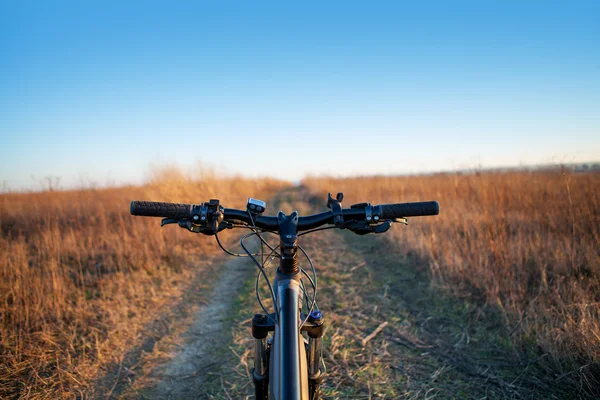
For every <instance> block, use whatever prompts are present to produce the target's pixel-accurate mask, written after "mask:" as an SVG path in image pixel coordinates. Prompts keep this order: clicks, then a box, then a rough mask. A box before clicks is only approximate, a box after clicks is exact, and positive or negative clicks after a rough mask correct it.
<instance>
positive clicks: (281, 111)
mask: <svg viewBox="0 0 600 400" xmlns="http://www.w3.org/2000/svg"><path fill="white" fill-rule="evenodd" d="M125 3H127V4H125ZM598 154H600V2H597V1H594V2H574V1H565V2H552V1H550V2H548V1H546V2H535V1H530V2H513V3H511V2H507V1H486V2H481V1H478V2H475V1H473V2H435V1H430V2H419V4H417V2H406V3H404V2H389V3H380V2H378V3H375V2H356V3H354V2H348V1H345V2H327V4H325V2H313V3H308V2H304V3H302V4H301V5H300V4H296V5H285V4H284V2H276V3H275V2H274V3H268V2H252V3H250V2H176V3H175V2H151V1H145V2H109V1H104V2H46V4H41V2H29V3H28V4H26V2H13V3H12V4H8V2H2V4H1V5H0V183H2V182H4V185H5V186H7V187H9V188H14V189H23V188H30V187H35V185H36V182H37V181H38V180H40V179H42V178H43V177H44V176H48V175H52V176H60V177H61V178H62V182H63V183H64V185H65V186H70V185H77V184H78V183H79V182H81V181H93V182H97V183H99V184H106V183H128V182H134V183H136V182H141V181H142V180H143V179H145V178H146V177H147V176H148V171H149V168H150V166H151V165H168V164H178V165H180V166H181V167H182V168H183V169H184V170H185V169H187V168H191V167H192V166H195V165H197V164H198V163H205V164H207V165H209V166H213V167H216V168H218V169H221V170H223V171H227V172H229V173H243V174H246V175H250V176H256V175H272V176H276V177H280V178H285V179H290V180H297V179H300V178H301V177H302V176H304V175H305V174H323V173H329V174H341V175H350V174H357V173H359V174H372V173H415V172H423V171H436V170H451V169H456V168H465V167H473V166H479V165H481V166H484V167H485V166H514V165H522V164H536V163H548V162H579V161H597V160H599V159H600V157H598Z"/></svg>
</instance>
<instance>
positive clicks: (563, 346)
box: [0, 170, 600, 398]
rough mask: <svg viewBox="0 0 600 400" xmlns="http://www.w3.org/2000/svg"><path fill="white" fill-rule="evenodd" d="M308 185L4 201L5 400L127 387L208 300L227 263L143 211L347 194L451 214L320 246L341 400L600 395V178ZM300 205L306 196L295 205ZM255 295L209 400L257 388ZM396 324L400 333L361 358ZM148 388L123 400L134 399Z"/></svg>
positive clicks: (205, 181) (208, 245)
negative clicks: (212, 279)
mask: <svg viewBox="0 0 600 400" xmlns="http://www.w3.org/2000/svg"><path fill="white" fill-rule="evenodd" d="M302 185H303V186H302V187H300V188H294V189H289V187H290V186H291V185H290V184H288V183H285V182H280V181H275V180H260V181H259V180H249V179H235V180H234V179H232V178H225V179H218V178H217V177H216V176H215V175H214V174H211V173H204V174H203V175H202V176H200V177H199V178H196V179H191V178H186V177H185V176H183V175H182V174H180V173H178V172H177V171H173V170H163V171H160V173H158V174H155V176H154V178H153V179H152V180H151V182H149V183H148V184H147V185H145V186H142V187H126V188H114V189H97V190H92V189H88V190H74V191H45V192H41V193H21V194H19V193H13V194H3V195H0V229H1V230H2V237H1V238H0V329H1V331H0V333H1V335H0V357H1V358H2V362H1V364H0V397H2V398H76V397H78V398H84V397H86V396H89V393H91V392H93V390H92V389H93V386H94V385H95V382H96V381H97V380H98V379H99V378H101V377H102V376H103V375H106V374H107V372H110V371H109V370H110V369H111V368H113V367H115V365H116V366H117V367H118V371H119V372H118V373H116V375H117V378H116V380H115V379H113V380H111V381H110V383H109V385H108V386H109V387H108V389H111V388H110V386H113V388H114V387H115V386H116V385H117V383H119V382H120V381H119V379H120V378H119V376H120V375H123V374H120V372H121V369H122V368H128V367H131V365H129V366H127V365H125V366H124V365H122V363H123V354H124V353H125V352H127V351H128V350H129V349H130V348H131V347H133V346H134V343H138V342H139V341H140V337H144V336H145V335H148V334H149V332H148V331H147V327H148V324H149V323H151V322H152V321H155V320H156V318H157V314H158V310H160V309H161V307H165V305H167V306H168V305H169V304H172V303H170V301H171V300H173V299H179V304H183V303H185V301H183V303H182V301H181V299H195V298H196V297H194V296H191V295H189V294H186V293H185V292H186V291H189V290H190V288H189V287H188V286H189V283H190V281H192V280H194V282H198V281H199V280H201V279H202V277H198V276H197V275H194V271H196V270H197V269H198V268H204V265H208V263H207V262H205V260H207V259H208V258H210V257H212V256H213V255H214V254H216V253H217V248H216V246H215V245H214V241H213V240H200V239H204V238H205V237H203V236H202V237H200V238H199V237H198V236H197V235H191V234H189V233H188V232H184V231H183V230H181V229H178V228H177V227H174V226H169V227H168V228H164V229H160V228H159V220H158V219H146V218H133V217H131V216H130V215H129V202H130V201H131V200H133V199H147V200H154V201H172V202H193V203H197V202H200V201H204V200H208V199H210V198H219V199H220V200H221V201H222V203H224V204H226V205H227V206H228V207H238V208H241V207H243V206H244V204H245V199H246V198H247V197H250V196H252V197H259V198H262V199H266V200H269V199H271V198H273V197H274V196H275V197H277V204H278V205H280V206H281V207H283V208H284V210H286V211H288V212H289V211H291V210H292V209H294V208H297V207H299V206H300V207H301V209H299V211H303V212H313V211H315V210H314V209H313V208H314V207H313V205H314V204H316V203H315V202H314V198H316V199H319V202H318V205H321V206H322V204H321V203H324V200H325V194H326V193H327V192H333V193H335V192H337V191H343V192H344V194H345V199H344V205H345V206H346V207H347V206H349V205H350V204H353V203H359V202H364V201H370V202H371V203H374V204H376V203H392V202H408V201H423V200H432V199H435V200H438V201H439V202H440V205H441V212H440V215H439V216H437V217H427V218H419V219H416V218H415V219H410V220H409V224H410V225H409V226H408V227H404V226H402V225H395V226H394V228H393V230H392V231H391V232H390V234H386V235H381V236H379V237H371V236H369V237H367V238H365V240H362V239H361V240H360V241H359V240H358V239H357V237H356V236H352V235H350V236H349V235H339V233H335V232H328V233H326V234H325V236H323V237H319V235H318V234H315V235H314V237H310V240H309V239H308V238H307V248H310V249H311V251H314V252H315V261H318V262H319V265H320V266H321V268H322V270H320V271H318V272H319V277H320V278H321V281H320V282H321V283H320V285H321V288H322V290H321V289H320V293H321V296H322V297H321V296H320V305H321V300H322V304H323V307H324V308H323V309H324V310H325V311H326V313H327V315H328V316H329V319H328V320H329V321H330V325H329V327H328V330H327V333H326V350H325V351H326V362H327V364H328V368H329V373H328V378H327V379H328V380H327V383H326V386H325V393H326V394H327V396H328V398H353V394H352V393H354V394H356V396H358V397H360V398H400V397H402V398H427V397H428V396H431V395H434V394H437V396H438V397H439V398H480V397H481V396H485V395H488V396H492V397H496V398H504V397H507V396H508V397H510V398H535V394H536V393H538V392H537V391H538V390H542V391H544V393H556V394H555V398H564V396H562V395H560V394H559V392H558V391H556V390H555V389H556V388H562V389H561V390H564V393H569V392H572V393H573V398H577V396H578V393H579V394H581V396H586V395H590V394H592V393H597V391H598V390H597V388H598V387H599V386H598V385H599V384H600V381H599V379H600V350H599V349H600V347H599V346H598V343H599V342H600V306H599V305H600V280H599V274H600V174H597V173H596V174H594V173H572V172H570V171H568V170H555V171H545V172H508V173H492V172H486V173H473V174H440V175H430V176H410V177H357V178H346V179H334V178H306V179H305V180H304V181H303V182H302ZM285 188H288V189H285ZM284 189H285V190H284ZM288 192H289V193H295V196H300V197H299V198H298V199H296V200H294V199H293V196H292V197H290V200H289V201H286V196H287V194H286V193H288ZM313 196H314V198H313ZM292 203H293V204H292ZM270 204H272V203H270ZM268 212H269V214H271V213H274V212H275V210H272V209H269V210H268ZM336 235H337V236H336ZM340 238H342V239H340ZM224 239H225V240H228V239H227V238H226V237H224ZM324 246H325V247H326V248H327V249H330V250H331V251H325V250H324V249H323V247H324ZM386 246H389V248H390V251H389V252H386V254H385V256H383V255H382V252H381V251H382V249H385V248H386ZM334 250H335V251H334ZM341 255H345V258H344V259H343V260H342V261H343V262H340V260H341V259H340V258H339V257H341ZM250 279H252V275H249V276H248V280H249V282H250ZM365 282H368V283H369V284H365ZM186 285H187V286H186ZM192 289H194V288H192ZM251 292H252V288H251V287H250V284H249V286H248V290H247V293H246V291H244V293H241V294H240V298H239V300H238V299H236V301H235V305H234V307H235V308H236V309H235V310H231V312H230V315H231V318H232V319H233V320H235V323H234V324H233V325H232V327H231V332H230V334H229V333H227V335H230V336H231V340H232V343H231V344H230V345H225V346H224V349H223V350H222V351H221V350H219V351H220V353H219V354H222V357H223V359H222V360H219V364H220V365H221V368H222V369H225V370H223V371H221V379H222V381H221V382H219V381H217V382H216V384H215V385H214V386H210V388H209V390H210V393H212V394H211V396H212V395H214V397H215V398H226V397H225V396H224V395H223V393H222V390H225V389H227V390H228V392H225V393H226V394H227V393H231V394H233V395H238V394H239V395H240V396H241V395H242V394H245V393H248V391H249V390H250V386H249V382H248V368H251V365H249V363H251V357H250V348H249V346H250V342H251V340H250V336H249V334H248V326H247V322H248V319H247V318H248V317H249V316H250V317H251V315H252V312H253V310H255V309H256V305H255V304H254V302H253V301H252V299H251V295H252V293H251ZM438 294H439V296H438ZM249 298H250V299H249ZM256 311H257V310H256ZM179 317H180V315H179V314H177V313H173V315H171V316H170V317H169V318H170V319H171V320H175V321H177V320H178V319H179ZM192 319H193V313H190V314H189V315H188V316H187V319H186V320H192ZM182 320H183V318H182ZM382 321H386V322H388V325H387V326H386V328H385V329H384V330H383V331H382V332H381V333H380V334H379V335H378V336H377V337H376V338H374V339H373V340H372V341H371V342H370V343H369V344H368V345H367V346H366V347H365V346H364V345H361V340H362V339H363V338H364V337H366V336H367V335H368V334H369V333H370V332H372V331H373V329H374V328H376V327H377V326H378V325H379V324H381V322H382ZM449 321H452V322H449ZM188 322H189V323H191V322H190V321H188ZM183 325H185V324H182V329H184V327H183ZM227 335H225V336H227ZM167 342H168V340H165V343H167ZM172 342H173V343H177V340H175V339H174V340H172ZM165 346H166V345H165ZM174 346H175V348H176V347H177V345H174ZM457 346H458V347H457ZM159 347H160V346H159ZM165 348H166V347H165ZM232 351H233V353H232ZM165 354H166V353H165ZM238 355H239V356H240V357H238ZM157 359H158V358H157ZM120 363H121V364H120ZM474 365H478V367H477V368H475V367H474ZM147 367H148V369H149V370H150V369H152V368H151V367H152V366H151V365H148V366H147ZM479 367H481V368H479ZM145 368H146V367H145ZM411 368H412V369H411ZM502 368H504V369H502ZM109 375H110V374H109ZM155 378H156V377H155ZM113 381H114V382H115V383H114V385H113V383H112V382H113ZM142 382H143V380H142V379H140V380H139V382H138V386H140V388H138V387H137V386H132V385H130V387H131V388H132V389H131V390H133V392H127V391H126V390H125V389H123V392H122V393H130V397H133V398H136V393H142V392H143V391H144V390H146V389H145V388H143V387H142V386H143V384H142ZM490 382H491V383H492V384H493V385H492V386H491V387H492V389H489V388H488V387H487V386H486V385H488V384H490ZM121 383H122V382H121ZM121 383H119V384H121ZM125 383H126V382H125ZM108 389H107V390H106V391H108V392H109V393H111V392H112V390H108ZM138 389H139V390H140V392H137V391H136V390H138ZM490 390H491V391H490ZM131 393H133V394H131ZM493 393H496V394H495V395H492V394H493ZM527 393H529V395H528V394H527ZM227 395H229V394H227ZM532 396H533V397H532ZM358 397H357V398H358Z"/></svg>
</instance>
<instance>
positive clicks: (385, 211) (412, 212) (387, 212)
mask: <svg viewBox="0 0 600 400" xmlns="http://www.w3.org/2000/svg"><path fill="white" fill-rule="evenodd" d="M439 213H440V205H439V203H438V202H437V201H423V202H419V203H399V204H382V205H381V218H382V219H392V218H402V217H421V216H425V215H438V214H439Z"/></svg>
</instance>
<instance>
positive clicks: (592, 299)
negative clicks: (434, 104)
mask: <svg viewBox="0 0 600 400" xmlns="http://www.w3.org/2000/svg"><path fill="white" fill-rule="evenodd" d="M303 184H305V185H307V186H308V187H309V188H310V190H311V191H312V192H313V193H315V194H318V195H322V193H325V192H328V191H329V192H337V191H341V192H344V194H345V205H349V204H352V203H353V202H354V203H359V202H363V201H370V202H372V203H394V202H409V201H424V200H433V199H435V200H438V201H439V202H440V208H441V211H440V215H439V216H437V217H429V218H421V219H418V220H417V219H412V222H414V224H410V223H411V221H409V224H410V225H409V226H408V227H406V228H405V229H403V228H402V227H396V228H395V229H394V231H393V235H391V236H389V237H388V238H389V239H390V240H391V241H392V242H393V244H394V245H395V246H397V247H398V248H400V249H402V253H403V254H405V256H407V257H410V256H416V257H418V258H419V259H420V260H423V261H422V262H423V264H424V265H425V267H426V268H427V271H428V273H429V276H430V277H431V278H432V281H433V282H434V285H435V286H436V287H437V288H439V289H440V290H444V291H446V292H447V293H450V294H452V295H454V296H456V297H459V298H463V299H465V298H466V299H469V301H471V302H474V303H475V304H480V307H479V310H480V312H481V313H485V312H486V311H485V310H486V309H488V307H490V306H494V308H496V309H498V310H499V311H500V315H501V319H502V322H503V324H502V325H503V326H504V328H505V329H506V330H507V331H508V332H509V333H510V337H511V340H512V341H513V343H514V344H515V345H516V346H518V348H520V349H521V350H522V352H523V354H525V355H527V354H530V358H532V359H533V358H537V357H543V359H542V360H540V362H539V363H538V364H539V365H542V366H543V368H545V369H546V371H547V377H546V378H547V379H550V380H554V379H561V380H563V382H566V381H571V380H572V381H573V382H572V383H574V384H575V385H576V386H578V387H580V388H582V389H583V390H585V391H587V392H588V393H589V392H597V390H598V389H597V388H598V387H599V386H598V385H600V381H599V378H600V346H599V343H600V174H598V173H571V172H570V171H567V170H564V169H563V170H558V169H557V170H555V171H546V172H508V173H473V174H440V175H431V176H411V177H357V178H348V179H332V178H319V179H317V178H307V179H305V180H304V182H303Z"/></svg>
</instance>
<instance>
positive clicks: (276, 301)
mask: <svg viewBox="0 0 600 400" xmlns="http://www.w3.org/2000/svg"><path fill="white" fill-rule="evenodd" d="M342 200H343V194H342V193H338V194H337V196H336V197H335V198H333V197H332V196H331V193H329V194H328V195H327V207H328V208H329V209H330V211H326V212H322V213H319V214H313V215H309V216H304V217H301V216H299V215H298V212H296V211H294V212H292V213H291V214H290V215H285V214H284V213H283V212H282V211H279V213H278V214H277V216H264V215H263V213H264V212H265V210H266V203H265V202H264V201H260V200H256V199H252V198H250V199H248V202H247V204H246V210H238V209H231V208H224V207H223V206H222V205H220V204H219V200H216V199H211V200H210V201H208V202H204V203H201V204H179V203H160V202H148V201H132V202H131V206H130V212H131V214H132V215H137V216H147V217H162V218H163V220H162V221H161V226H164V225H167V224H177V225H179V226H180V227H181V228H184V229H186V230H188V231H190V232H194V233H202V234H205V235H211V236H215V238H216V240H217V242H218V244H219V246H220V247H221V249H222V250H223V251H225V252H226V253H227V254H229V255H233V256H246V257H249V258H250V259H251V260H252V261H253V262H254V264H256V266H257V267H258V269H259V271H258V274H257V277H256V285H255V289H256V297H257V300H258V303H259V305H260V306H261V308H262V310H263V311H264V314H255V315H254V317H253V318H252V336H253V337H254V339H255V340H254V343H255V345H254V369H253V371H252V380H253V383H254V391H255V398H256V399H259V400H267V399H269V398H271V399H273V400H282V399H285V400H307V399H310V400H317V399H319V398H320V385H321V383H322V380H323V377H324V374H325V371H326V370H325V363H324V361H323V357H322V355H323V349H322V337H323V329H324V324H325V319H324V316H323V314H322V313H321V312H320V311H319V308H318V305H317V301H316V296H317V274H316V270H315V266H314V264H313V262H312V260H311V259H310V257H309V255H308V254H307V253H306V251H305V250H304V249H303V248H302V246H300V244H299V243H298V238H299V237H300V236H303V235H306V234H308V233H313V232H317V231H321V230H325V229H335V228H338V229H348V230H350V231H352V232H354V233H356V234H359V235H366V234H369V233H383V232H386V231H387V230H388V229H389V228H390V227H391V225H392V223H394V222H401V223H404V224H407V223H408V220H407V218H408V217H416V216H426V215H438V214H439V204H438V203H437V202H436V201H428V202H419V203H399V204H381V205H371V204H370V203H360V204H354V205H352V206H351V207H350V208H342ZM323 225H330V226H326V227H324V226H323ZM234 228H245V229H250V230H251V232H250V233H248V234H246V235H244V236H243V237H242V238H241V239H240V245H241V247H242V249H243V250H244V252H245V254H236V253H233V252H231V251H229V250H227V249H225V248H224V247H223V245H222V243H221V241H220V240H219V238H218V233H219V232H221V231H223V230H224V229H234ZM267 232H268V233H273V234H277V235H278V236H279V244H278V245H277V246H272V245H270V244H269V243H268V242H267V241H266V240H265V238H264V237H263V235H262V234H264V233H267ZM253 236H256V237H258V239H259V240H260V245H261V252H260V253H252V252H251V251H250V250H249V249H248V246H246V244H245V241H246V240H247V239H248V238H250V237H253ZM265 246H266V247H267V248H268V249H269V251H270V252H269V253H268V254H267V256H266V257H265V251H264V247H265ZM300 253H302V254H303V255H304V257H305V258H306V260H307V262H308V264H309V266H310V268H311V273H312V274H311V275H312V276H310V275H309V274H308V272H307V271H306V270H305V269H304V268H301V267H300V266H299V255H300ZM258 256H260V257H261V261H260V262H259V261H258V259H257V257H258ZM274 259H279V265H278V267H277V270H276V273H275V279H274V281H273V284H271V281H270V280H269V278H268V276H267V274H266V272H265V268H267V267H268V266H269V265H270V264H271V263H272V261H273V260H274ZM261 276H262V277H263V278H264V280H265V281H266V283H267V286H268V288H269V291H270V295H271V298H272V300H273V307H274V312H269V311H268V310H267V309H266V307H265V306H264V304H263V302H262V299H261V297H260V295H259V281H260V278H261ZM303 277H304V278H306V280H307V281H308V282H309V283H310V285H311V287H312V298H309V296H308V295H309V291H308V290H307V287H306V285H305V281H304V280H303V279H302V278H303ZM303 300H304V303H305V304H304V307H303V303H302V302H303ZM303 308H306V312H303ZM271 332H272V333H273V334H272V336H271V337H270V338H268V337H269V333H271ZM304 333H305V334H306V337H305V336H304Z"/></svg>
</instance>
